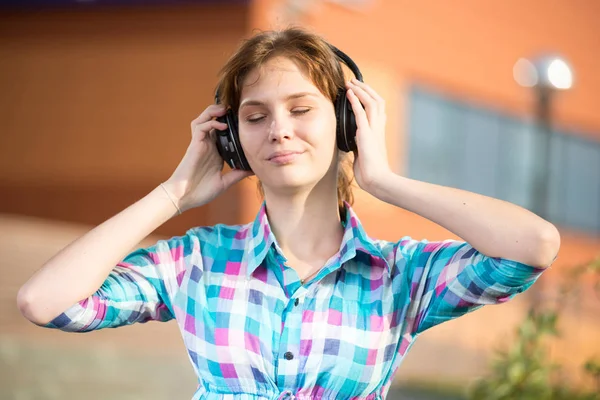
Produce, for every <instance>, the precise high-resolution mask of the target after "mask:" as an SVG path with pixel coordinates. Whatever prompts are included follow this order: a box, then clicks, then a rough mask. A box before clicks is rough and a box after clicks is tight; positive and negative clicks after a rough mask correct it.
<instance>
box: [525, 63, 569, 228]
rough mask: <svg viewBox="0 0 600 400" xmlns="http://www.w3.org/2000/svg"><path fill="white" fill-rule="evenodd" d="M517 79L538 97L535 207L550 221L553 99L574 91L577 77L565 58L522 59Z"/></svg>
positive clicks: (535, 209)
mask: <svg viewBox="0 0 600 400" xmlns="http://www.w3.org/2000/svg"><path fill="white" fill-rule="evenodd" d="M513 76H514V78H515V81H516V82H517V83H518V84H519V85H521V86H524V87H530V88H533V90H534V94H535V97H536V108H535V123H536V129H537V135H536V141H535V143H536V146H535V147H534V149H535V150H534V151H535V153H534V160H535V163H536V168H534V182H533V188H532V193H531V194H532V199H531V206H532V208H533V211H534V212H535V213H536V214H538V215H539V216H540V217H542V218H545V219H548V186H549V172H550V146H551V142H552V135H553V130H552V99H553V97H554V95H555V93H556V92H557V91H562V90H568V89H570V88H571V86H572V85H573V73H572V71H571V68H570V67H569V64H568V63H567V62H566V61H565V60H564V59H562V58H561V57H559V56H543V57H539V58H536V59H534V60H528V59H525V58H520V59H519V60H518V61H517V62H516V63H515V66H514V68H513Z"/></svg>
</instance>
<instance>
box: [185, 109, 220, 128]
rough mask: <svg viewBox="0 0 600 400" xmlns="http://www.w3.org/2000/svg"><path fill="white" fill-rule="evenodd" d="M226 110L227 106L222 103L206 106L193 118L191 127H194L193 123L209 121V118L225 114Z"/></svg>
mask: <svg viewBox="0 0 600 400" xmlns="http://www.w3.org/2000/svg"><path fill="white" fill-rule="evenodd" d="M226 111H227V107H225V106H224V105H223V104H212V105H210V106H208V107H206V109H205V110H204V111H202V114H200V115H199V116H198V117H197V118H195V119H194V120H193V121H192V128H193V127H194V125H198V124H201V123H204V122H206V121H210V120H211V119H213V118H216V117H221V116H223V115H225V112H226Z"/></svg>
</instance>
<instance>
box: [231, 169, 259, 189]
mask: <svg viewBox="0 0 600 400" xmlns="http://www.w3.org/2000/svg"><path fill="white" fill-rule="evenodd" d="M252 175H254V173H253V172H252V171H244V170H241V169H234V170H231V171H229V172H228V173H226V174H224V175H223V185H224V186H225V188H226V189H227V188H229V187H230V186H231V185H233V184H234V183H237V182H239V181H241V180H242V179H244V178H247V177H249V176H252Z"/></svg>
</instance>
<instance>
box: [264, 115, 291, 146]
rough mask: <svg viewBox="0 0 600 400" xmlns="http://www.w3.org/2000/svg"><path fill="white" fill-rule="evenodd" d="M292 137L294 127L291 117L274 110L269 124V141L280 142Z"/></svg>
mask: <svg viewBox="0 0 600 400" xmlns="http://www.w3.org/2000/svg"><path fill="white" fill-rule="evenodd" d="M293 137H294V128H293V125H292V121H291V118H290V117H288V116H287V115H285V113H284V112H276V113H274V114H273V119H272V120H271V125H270V126H269V141H270V142H275V143H277V142H282V141H284V140H289V139H292V138H293Z"/></svg>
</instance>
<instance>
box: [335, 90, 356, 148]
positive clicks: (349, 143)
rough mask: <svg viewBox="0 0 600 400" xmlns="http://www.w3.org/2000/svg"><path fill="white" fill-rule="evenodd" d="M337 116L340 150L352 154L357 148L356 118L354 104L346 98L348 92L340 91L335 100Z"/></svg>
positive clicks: (337, 134)
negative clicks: (353, 109)
mask: <svg viewBox="0 0 600 400" xmlns="http://www.w3.org/2000/svg"><path fill="white" fill-rule="evenodd" d="M335 116H336V120H337V129H336V140H337V146H338V149H340V150H342V151H345V152H350V151H355V150H356V149H357V147H356V130H357V125H356V117H355V116H354V111H352V104H350V102H349V101H348V98H347V97H346V91H345V90H340V92H339V93H338V96H337V98H336V100H335Z"/></svg>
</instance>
